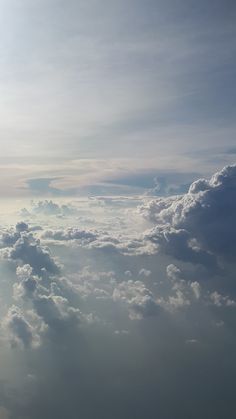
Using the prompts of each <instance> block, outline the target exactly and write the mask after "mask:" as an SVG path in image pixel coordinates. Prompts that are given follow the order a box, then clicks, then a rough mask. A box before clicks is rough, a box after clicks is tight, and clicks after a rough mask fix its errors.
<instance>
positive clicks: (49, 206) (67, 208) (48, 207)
mask: <svg viewBox="0 0 236 419" xmlns="http://www.w3.org/2000/svg"><path fill="white" fill-rule="evenodd" d="M76 213H77V210H76V208H74V207H73V206H72V205H70V204H62V205H59V204H57V203H56V202H54V201H52V200H47V199H46V200H44V201H38V202H34V201H32V207H31V209H30V210H28V209H26V208H22V209H21V212H20V215H21V216H22V217H28V216H30V215H36V216H37V215H44V216H51V215H52V216H58V217H64V216H71V215H74V214H76Z"/></svg>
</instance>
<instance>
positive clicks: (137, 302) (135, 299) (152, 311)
mask: <svg viewBox="0 0 236 419" xmlns="http://www.w3.org/2000/svg"><path fill="white" fill-rule="evenodd" d="M113 299H114V301H122V302H123V303H125V304H126V305H127V306H128V309H129V312H130V318H131V319H140V318H143V317H149V316H155V315H157V314H158V313H159V311H160V307H159V305H158V304H157V302H156V301H155V298H154V296H153V293H152V292H151V291H150V289H148V288H146V287H145V285H144V284H143V282H141V281H132V280H131V279H129V280H128V281H123V282H121V283H120V284H117V286H116V287H115V288H114V291H113Z"/></svg>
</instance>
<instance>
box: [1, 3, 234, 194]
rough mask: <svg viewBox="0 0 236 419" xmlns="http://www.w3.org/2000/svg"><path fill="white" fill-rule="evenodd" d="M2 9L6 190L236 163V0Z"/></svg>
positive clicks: (69, 190)
mask: <svg viewBox="0 0 236 419" xmlns="http://www.w3.org/2000/svg"><path fill="white" fill-rule="evenodd" d="M0 12H1V13H0V15H1V18H0V19H1V44H0V57H1V73H0V90H1V105H0V106H1V108H0V112H1V124H0V136H1V151H2V153H1V154H2V157H1V161H0V163H1V170H2V171H3V173H4V178H6V179H7V187H6V183H5V182H4V181H1V184H0V190H1V194H2V195H4V196H14V195H16V194H17V195H19V196H21V195H29V194H30V193H32V192H33V191H32V188H31V186H32V183H29V182H31V179H41V178H50V179H51V181H50V182H51V184H52V185H53V187H55V188H58V189H59V190H60V191H62V193H63V194H69V195H71V194H74V193H77V191H78V189H81V188H82V190H84V189H86V191H85V194H86V193H87V192H88V190H89V187H91V186H96V185H99V184H101V183H105V184H106V183H107V181H110V179H111V178H115V179H116V180H117V181H118V180H119V179H120V178H121V182H122V179H123V178H124V177H126V176H128V177H129V175H130V173H132V174H134V173H135V174H137V173H138V174H139V175H142V174H143V173H144V174H145V175H146V174H147V172H153V171H155V170H156V171H163V170H165V171H166V170H167V171H168V170H169V171H170V170H171V171H174V172H175V171H177V172H184V173H188V172H192V171H194V172H197V173H199V174H205V175H210V174H211V173H212V171H213V170H216V169H218V168H219V166H223V165H224V164H227V163H232V162H233V159H234V157H235V146H234V144H235V139H234V137H235V86H234V78H235V32H236V29H235V4H234V2H233V1H229V0H227V1H224V2H222V1H218V0H217V1H214V2H212V1H198V2H195V1H184V0H175V1H171V0H169V1H157V0H155V1H154V0H148V1H146V2H145V3H144V2H142V1H139V0H136V1H133V0H128V1H123V0H121V1H119V2H118V1H116V0H111V1H106V0H104V1H102V2H101V1H96V0H91V1H81V0H76V1H73V0H69V1H67V2H66V4H65V2H63V1H59V0H57V1H56V0H55V1H54V0H49V1H43V0H40V1H37V0H36V1H34V2H33V3H32V2H31V1H29V0H21V1H19V0H15V1H14V0H10V1H9V0H8V1H4V0H1V2H0ZM87 188H88V190H87ZM33 189H34V188H33ZM36 189H37V188H36ZM42 192H45V193H46V192H48V191H47V188H45V189H44V191H42ZM49 192H50V191H49ZM80 193H81V190H80ZM108 193H110V192H109V191H108Z"/></svg>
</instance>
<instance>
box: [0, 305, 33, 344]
mask: <svg viewBox="0 0 236 419" xmlns="http://www.w3.org/2000/svg"><path fill="white" fill-rule="evenodd" d="M3 325H4V328H5V329H6V330H7V332H8V333H9V339H10V341H11V344H12V345H13V346H15V345H19V344H23V345H24V346H25V347H26V348H27V347H30V346H32V345H33V343H34V333H33V328H32V326H31V325H30V324H29V323H28V321H27V320H26V319H25V317H24V315H23V313H22V311H21V310H20V309H19V308H18V307H16V306H12V307H10V309H9V310H8V313H7V315H6V317H5V318H4V322H3Z"/></svg>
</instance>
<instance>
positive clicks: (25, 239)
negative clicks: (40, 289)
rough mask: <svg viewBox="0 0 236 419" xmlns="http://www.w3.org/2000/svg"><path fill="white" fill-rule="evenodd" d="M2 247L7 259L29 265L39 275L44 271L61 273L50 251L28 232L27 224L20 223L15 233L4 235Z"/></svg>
mask: <svg viewBox="0 0 236 419" xmlns="http://www.w3.org/2000/svg"><path fill="white" fill-rule="evenodd" d="M1 247H2V248H3V250H2V255H3V256H4V257H5V258H7V259H9V260H15V261H17V260H20V261H22V263H23V264H29V265H30V266H31V267H32V268H33V270H34V271H35V273H37V274H40V273H41V271H42V270H43V269H44V270H46V271H47V272H49V273H52V274H57V273H58V272H59V266H58V265H57V264H56V262H55V260H54V258H53V257H52V255H51V254H50V250H49V249H48V248H47V247H45V246H42V245H41V243H40V240H39V239H36V238H35V237H34V236H33V234H32V233H31V232H29V231H28V226H27V224H25V223H18V224H17V225H16V230H15V231H14V230H13V231H11V232H8V233H4V234H2V237H1Z"/></svg>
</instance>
